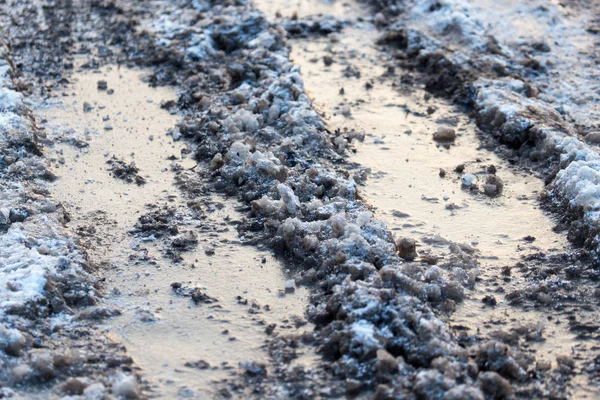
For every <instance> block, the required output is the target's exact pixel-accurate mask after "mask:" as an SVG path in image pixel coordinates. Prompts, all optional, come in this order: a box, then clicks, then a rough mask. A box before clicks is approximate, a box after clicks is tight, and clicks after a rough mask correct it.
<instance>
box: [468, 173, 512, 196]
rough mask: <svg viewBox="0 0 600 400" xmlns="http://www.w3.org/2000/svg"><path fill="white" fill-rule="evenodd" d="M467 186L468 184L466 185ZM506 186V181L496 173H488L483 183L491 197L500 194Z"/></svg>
mask: <svg viewBox="0 0 600 400" xmlns="http://www.w3.org/2000/svg"><path fill="white" fill-rule="evenodd" d="M465 186H466V185H465ZM503 188H504V182H503V181H502V179H500V178H499V177H497V176H496V175H488V176H487V178H485V182H484V184H483V191H484V193H485V194H487V195H488V196H490V197H494V196H497V195H499V194H500V193H501V192H502V189H503Z"/></svg>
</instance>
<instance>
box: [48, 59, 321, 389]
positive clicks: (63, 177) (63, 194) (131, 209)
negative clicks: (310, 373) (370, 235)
mask: <svg viewBox="0 0 600 400" xmlns="http://www.w3.org/2000/svg"><path fill="white" fill-rule="evenodd" d="M143 77H144V71H135V70H129V69H127V68H117V67H116V66H107V67H104V68H103V69H100V70H98V71H96V72H95V73H92V72H85V71H82V72H80V73H78V74H75V75H73V77H72V82H73V83H72V84H71V85H69V86H68V87H67V88H65V89H64V91H63V93H62V94H60V96H59V97H57V98H56V100H50V101H45V104H44V106H43V107H44V109H45V110H44V112H43V113H42V115H41V116H40V118H42V119H44V120H45V121H47V122H45V125H46V129H47V130H48V131H50V132H52V134H53V135H54V138H53V140H54V141H55V142H57V143H61V144H59V145H56V146H55V148H54V149H53V152H52V155H48V157H49V158H50V159H51V160H53V161H54V162H55V163H56V167H57V169H56V174H57V176H58V179H57V181H56V184H55V186H54V190H53V191H54V193H55V197H56V198H57V200H59V201H61V202H62V204H63V205H64V206H65V207H66V208H67V209H69V210H72V211H71V221H70V222H69V224H68V226H69V227H72V229H73V230H74V231H76V232H78V233H79V234H80V235H81V236H82V238H83V239H84V241H85V242H86V245H87V247H88V249H89V252H90V255H91V257H92V259H93V260H94V262H96V263H98V264H99V266H100V268H101V269H102V270H104V271H105V272H104V274H103V276H104V279H105V281H106V285H105V290H106V292H107V295H106V296H105V306H104V307H106V309H107V310H109V311H108V312H114V314H115V315H118V316H115V317H114V318H112V319H111V320H110V321H107V322H106V323H105V324H104V329H105V331H106V332H107V333H108V334H109V335H110V336H111V337H112V338H114V339H115V340H117V341H119V342H121V343H123V344H124V345H125V346H127V350H128V354H129V355H130V356H131V357H132V358H133V360H134V362H135V363H136V365H137V366H139V367H140V368H141V370H142V371H143V372H142V376H144V378H145V381H144V383H145V384H146V385H147V388H148V389H149V392H150V393H153V392H154V393H156V394H158V395H160V396H161V397H166V398H169V397H176V396H177V395H180V396H184V397H185V396H200V397H202V396H206V395H207V394H208V393H211V390H210V389H209V388H210V386H211V384H210V382H211V381H217V380H219V379H223V378H226V377H227V376H229V371H230V370H231V369H235V368H237V366H238V364H239V363H244V362H251V361H254V362H261V360H262V359H264V358H266V357H267V352H266V351H265V350H264V349H263V348H262V347H264V342H265V340H264V339H265V333H264V332H265V330H266V329H268V327H269V325H271V324H274V325H280V326H281V329H284V330H286V329H288V330H292V331H295V330H296V329H297V328H298V327H303V329H307V327H306V326H305V325H306V320H305V319H304V318H303V317H302V315H303V314H304V309H305V307H306V289H305V288H302V287H299V288H296V285H295V283H293V282H288V283H287V285H288V286H287V287H286V281H293V278H291V277H287V278H286V276H285V273H286V271H287V268H286V266H285V263H284V262H282V261H281V260H277V259H275V258H274V257H273V255H272V254H271V253H269V252H268V251H264V250H263V251H260V250H258V249H256V248H254V247H250V246H244V245H243V238H240V237H239V235H238V234H237V230H236V225H237V224H238V223H239V221H240V219H241V218H242V215H243V214H242V213H240V211H238V210H236V209H235V207H236V204H235V203H234V202H233V201H232V200H228V199H225V198H221V197H219V196H214V195H210V194H209V195H204V196H203V195H202V194H199V193H190V191H189V190H188V191H186V189H185V188H180V189H178V188H177V179H178V172H181V171H182V170H193V168H194V167H195V165H196V163H195V162H194V161H193V160H192V159H191V157H188V154H189V151H187V147H186V146H185V145H184V144H183V143H182V142H181V141H173V132H175V131H173V129H174V128H175V125H176V123H177V121H178V119H179V117H178V116H177V115H171V114H169V112H168V111H166V110H163V109H161V107H160V105H161V104H165V102H168V101H172V100H173V99H174V98H175V97H176V93H175V92H174V91H172V90H169V89H152V88H150V87H148V85H147V84H146V83H144V82H143V81H142V79H143ZM104 84H106V87H104V86H103V85H104ZM36 108H38V109H40V108H42V106H40V107H36ZM167 134H169V136H167ZM176 135H177V133H176ZM175 138H176V139H177V137H175ZM115 160H119V164H118V165H115ZM128 174H129V175H133V176H132V177H130V176H128ZM188 183H189V182H188ZM190 296H191V297H190ZM159 343H161V344H162V345H157V344H159ZM308 362H310V361H308Z"/></svg>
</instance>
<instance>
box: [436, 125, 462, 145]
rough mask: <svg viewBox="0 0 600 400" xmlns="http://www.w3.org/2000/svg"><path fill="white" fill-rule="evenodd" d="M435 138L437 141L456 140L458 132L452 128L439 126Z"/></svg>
mask: <svg viewBox="0 0 600 400" xmlns="http://www.w3.org/2000/svg"><path fill="white" fill-rule="evenodd" d="M433 140H435V141H436V142H454V141H455V140H456V132H455V131H454V129H452V128H448V127H444V126H442V127H439V128H438V130H437V131H436V132H435V133H434V134H433Z"/></svg>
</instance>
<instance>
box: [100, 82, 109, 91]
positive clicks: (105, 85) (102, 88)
mask: <svg viewBox="0 0 600 400" xmlns="http://www.w3.org/2000/svg"><path fill="white" fill-rule="evenodd" d="M106 89H108V83H106V81H98V90H106Z"/></svg>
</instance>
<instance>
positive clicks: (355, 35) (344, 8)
mask: <svg viewBox="0 0 600 400" xmlns="http://www.w3.org/2000/svg"><path fill="white" fill-rule="evenodd" d="M256 3H257V5H258V7H259V8H260V9H262V10H263V11H265V13H267V15H268V16H269V18H272V19H277V18H278V17H279V16H282V17H284V18H286V17H291V16H293V15H294V14H296V15H297V16H298V17H299V18H302V17H305V16H310V15H316V14H319V13H320V14H331V15H333V16H334V17H337V18H340V19H341V20H347V21H350V23H349V25H350V26H348V27H346V28H344V30H343V31H342V32H341V33H339V34H336V33H334V34H331V35H330V36H329V37H314V36H311V37H309V38H306V39H303V38H302V39H301V38H296V39H292V40H291V41H290V42H291V44H292V52H291V54H292V59H293V61H294V62H295V63H296V64H298V65H300V67H301V72H302V75H303V78H304V82H305V87H306V89H307V91H308V92H309V94H310V95H311V97H312V98H313V102H314V106H315V107H316V108H317V109H319V110H320V112H321V114H322V115H323V116H324V117H325V119H326V121H327V122H328V125H329V128H330V131H332V132H334V131H336V130H340V131H348V132H352V131H355V132H358V133H364V134H365V138H364V141H363V142H362V143H357V142H356V141H354V142H353V144H354V146H355V149H356V152H355V153H354V154H353V155H351V156H350V157H349V161H350V162H353V163H356V164H358V165H360V166H361V167H363V168H364V169H366V171H367V172H368V180H367V181H366V185H365V186H363V187H362V188H361V194H362V195H363V197H364V199H365V201H367V202H368V203H370V204H371V205H372V206H373V207H374V208H375V210H376V214H377V215H378V217H379V218H382V219H384V220H386V221H387V224H388V227H389V228H390V229H391V230H392V231H393V232H394V233H395V234H396V235H397V236H398V237H409V238H412V239H415V240H416V241H417V246H418V247H417V250H418V251H419V253H420V255H429V256H434V257H437V258H441V259H443V258H444V256H445V255H447V254H448V252H449V244H450V243H457V244H460V246H461V248H463V249H464V250H465V249H466V250H467V251H469V252H471V251H472V252H475V254H477V256H478V259H479V262H480V282H479V283H478V284H477V285H476V286H475V289H474V290H473V291H472V292H471V293H470V294H469V296H468V299H467V300H466V301H465V302H464V303H463V304H462V305H460V306H459V307H458V308H457V310H456V311H455V313H454V314H452V315H451V317H450V321H449V322H450V324H451V325H452V326H455V327H458V330H457V331H456V333H457V334H459V330H461V329H468V330H469V331H470V332H471V333H472V334H473V333H475V332H480V331H481V332H487V333H489V332H490V331H493V330H495V329H509V328H511V327H516V326H519V325H520V324H522V325H527V324H536V325H538V326H544V327H545V330H544V338H545V340H544V341H541V342H536V343H533V344H530V345H527V346H526V347H527V348H528V351H530V352H531V353H532V355H534V356H535V357H536V359H537V360H546V361H550V362H552V363H553V365H556V361H555V360H556V356H557V355H564V354H574V355H577V354H578V353H580V352H582V351H583V352H584V351H586V348H589V346H587V345H585V344H582V342H581V341H577V340H576V338H575V334H574V333H572V332H569V329H568V326H567V324H566V323H565V322H566V318H555V319H554V320H552V321H551V320H550V318H548V315H547V314H546V313H544V312H539V311H537V310H533V309H531V310H526V311H525V310H522V309H519V308H515V307H512V306H509V305H507V304H505V303H504V302H503V301H502V299H503V297H504V296H503V295H502V293H509V292H510V291H511V290H513V289H523V288H524V286H525V278H524V277H522V276H521V275H520V274H519V273H518V272H517V271H516V270H514V271H513V278H512V279H507V280H503V279H502V275H501V271H502V268H503V267H505V266H513V265H515V264H516V263H517V262H518V261H520V260H521V257H522V256H523V255H527V254H532V253H536V252H539V251H543V252H551V251H553V250H556V251H560V250H564V249H566V248H568V243H567V240H566V237H565V236H564V235H562V234H557V233H555V232H554V231H553V227H554V226H555V225H556V221H554V220H553V219H552V217H551V216H550V215H548V214H547V213H546V212H544V211H542V210H541V209H540V207H539V200H538V199H539V195H540V193H541V192H542V191H543V189H544V185H543V182H542V181H541V180H540V179H538V178H537V177H535V176H533V175H532V174H530V173H528V172H526V171H523V170H521V169H518V168H516V167H513V166H512V165H511V164H510V163H509V162H507V161H506V160H504V159H502V158H500V157H498V156H497V155H496V154H495V153H493V152H491V151H488V150H486V149H484V148H482V147H481V141H480V140H479V138H478V137H477V133H476V132H477V130H476V127H475V125H474V123H473V122H472V121H470V120H469V119H468V118H466V117H465V115H464V113H463V112H462V111H460V110H458V109H456V108H455V107H453V106H452V105H451V104H448V103H446V102H444V101H443V100H441V99H436V98H430V96H429V95H428V94H426V92H425V91H424V90H420V89H418V88H415V86H410V85H407V89H406V90H402V89H401V88H398V87H391V85H390V82H391V80H389V79H387V80H386V79H383V78H382V76H385V75H386V74H389V73H390V71H387V70H385V69H384V65H385V64H386V62H385V61H386V59H385V57H386V55H385V54H381V53H379V51H378V50H377V49H376V48H375V42H376V39H377V37H378V34H377V31H376V30H375V28H374V27H373V25H372V24H370V23H368V22H364V20H363V19H362V18H361V17H364V16H365V15H366V14H368V12H367V11H365V10H363V9H361V8H360V6H359V5H357V4H355V3H353V2H332V3H329V2H323V1H319V0H312V1H305V0H302V1H297V2H294V3H293V4H294V5H295V7H290V6H289V5H288V4H287V3H286V4H284V3H285V2H281V1H277V0H260V1H257V2H256ZM357 21H358V22H357ZM326 56H327V57H331V58H330V59H329V60H328V62H327V64H330V65H326V63H325V59H324V57H326ZM393 73H394V74H398V75H402V74H403V73H404V71H398V70H396V71H393ZM440 127H447V128H452V129H454V130H455V132H456V133H457V139H456V141H455V143H454V144H453V145H451V146H448V147H444V146H442V145H439V144H438V143H436V142H435V141H434V140H433V134H434V133H435V132H436V131H437V130H438V128H440ZM457 167H458V168H457ZM440 170H443V171H444V172H445V176H443V177H442V176H441V174H440ZM494 170H495V171H496V175H497V176H498V177H499V178H501V179H502V181H503V183H504V187H503V191H502V193H501V195H500V196H495V197H490V196H487V195H486V194H484V193H481V192H479V191H470V190H468V189H465V188H464V187H463V186H462V185H461V178H462V176H463V174H465V173H470V174H473V175H474V176H475V179H476V182H477V183H478V184H480V185H481V184H482V183H483V182H484V181H485V178H486V176H487V175H489V171H494ZM457 171H461V172H457ZM355 172H357V173H358V174H360V173H361V169H358V170H357V171H355ZM442 174H443V173H442ZM533 238H535V239H533ZM490 293H499V294H497V295H496V296H495V297H496V298H497V300H498V301H499V304H498V305H497V306H496V307H493V308H492V307H486V306H484V304H483V303H482V299H483V297H484V296H486V295H488V294H490ZM559 319H561V320H562V322H559V321H558V320H559ZM590 345H592V346H593V343H591V344H590ZM573 383H574V384H575V386H579V387H575V388H574V394H576V395H577V396H578V397H585V396H586V395H587V396H589V395H590V393H586V390H587V388H586V387H584V386H585V383H584V382H580V381H574V382H573ZM593 396H594V394H592V397H593Z"/></svg>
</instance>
